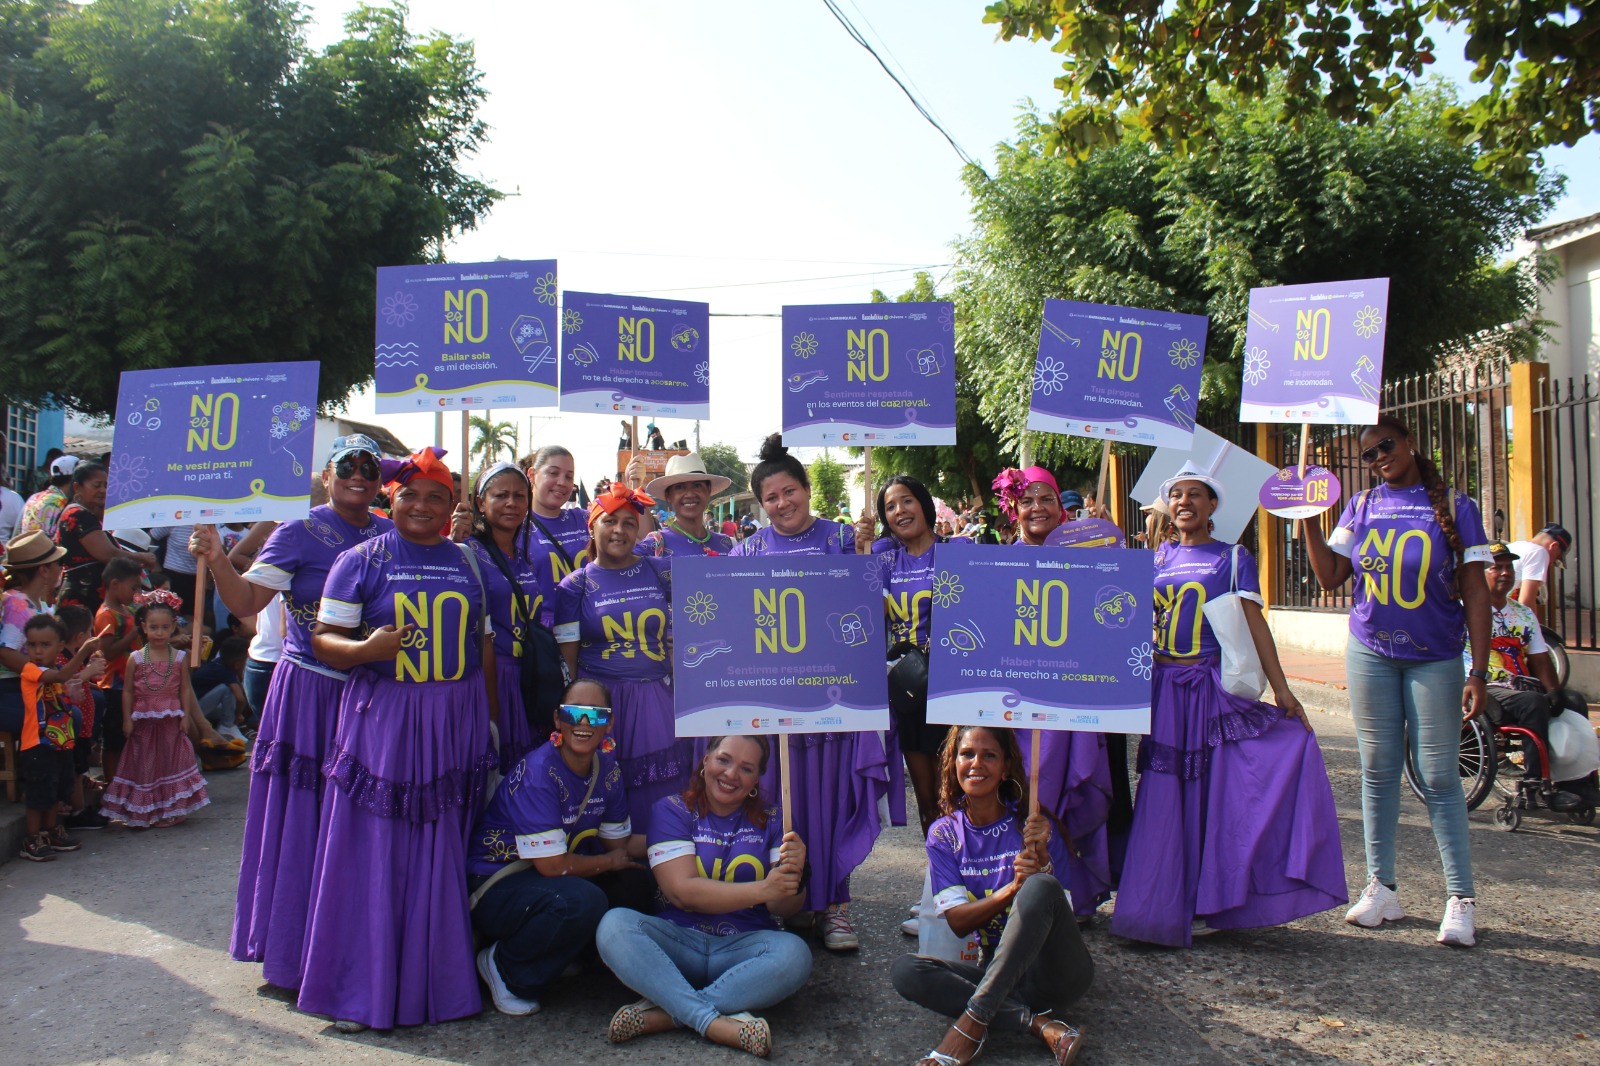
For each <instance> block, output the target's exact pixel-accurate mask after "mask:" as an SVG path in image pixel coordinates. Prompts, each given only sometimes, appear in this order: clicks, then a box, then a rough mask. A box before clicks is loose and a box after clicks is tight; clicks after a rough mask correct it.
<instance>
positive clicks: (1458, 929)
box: [1439, 896, 1478, 948]
mask: <svg viewBox="0 0 1600 1066" xmlns="http://www.w3.org/2000/svg"><path fill="white" fill-rule="evenodd" d="M1477 906H1478V901H1477V900H1475V899H1473V898H1472V897H1471V896H1451V897H1450V901H1449V902H1448V903H1446V904H1445V905H1444V918H1443V919H1442V920H1441V921H1440V922H1439V943H1441V944H1454V945H1455V946H1456V947H1460V948H1470V947H1471V946H1472V945H1474V944H1476V943H1477V942H1478V930H1477V927H1476V925H1474V923H1473V921H1472V912H1473V911H1474V910H1476V909H1477Z"/></svg>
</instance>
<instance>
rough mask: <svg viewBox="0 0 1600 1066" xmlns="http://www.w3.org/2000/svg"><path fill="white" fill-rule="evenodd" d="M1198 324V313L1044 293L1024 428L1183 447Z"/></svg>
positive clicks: (1195, 399) (1199, 348)
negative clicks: (1053, 296) (1081, 300)
mask: <svg viewBox="0 0 1600 1066" xmlns="http://www.w3.org/2000/svg"><path fill="white" fill-rule="evenodd" d="M1206 324H1207V320H1206V317H1205V316H1204V315H1184V314H1177V313H1175V312H1172V311H1146V310H1143V309H1141V308H1137V307H1117V306H1115V305H1112V304H1087V303H1079V302H1077V301H1075V300H1046V301H1045V302H1044V322H1043V325H1042V327H1041V328H1040V331H1039V355H1038V357H1037V359H1036V360H1035V361H1034V365H1033V394H1032V397H1033V398H1032V400H1031V401H1030V403H1029V405H1028V428H1029V429H1036V430H1043V431H1045V432H1047V433H1067V434H1070V435H1072V436H1074V437H1095V438H1098V439H1102V440H1105V439H1110V440H1119V441H1132V442H1133V443H1135V444H1154V445H1156V446H1157V447H1162V448H1173V447H1177V448H1187V447H1188V446H1189V443H1190V441H1192V440H1193V439H1194V412H1195V406H1196V405H1197V404H1198V403H1199V402H1200V364H1201V363H1202V362H1203V361H1204V359H1205V354H1206Z"/></svg>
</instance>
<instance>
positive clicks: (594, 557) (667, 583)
mask: <svg viewBox="0 0 1600 1066" xmlns="http://www.w3.org/2000/svg"><path fill="white" fill-rule="evenodd" d="M654 503H655V501H654V500H652V499H651V498H650V497H649V496H646V495H645V494H644V493H642V492H637V491H635V490H633V489H630V488H629V487H628V486H627V485H624V484H623V483H622V482H620V481H618V482H615V483H614V484H612V486H611V488H610V489H608V490H607V491H606V492H604V493H602V494H601V495H599V496H597V497H595V501H594V503H593V504H592V505H591V506H590V508H589V524H590V528H591V529H592V530H593V539H592V540H590V542H589V548H588V558H589V561H588V562H587V563H584V564H583V565H582V566H581V567H580V568H579V569H577V570H575V571H573V572H572V573H571V574H569V575H567V577H566V578H565V579H563V580H562V582H561V585H560V586H559V587H558V588H557V589H556V610H555V616H556V627H555V629H556V641H557V642H558V643H559V644H560V645H561V654H562V655H563V656H565V658H566V660H567V672H568V673H569V674H571V675H572V676H573V677H580V676H581V677H595V678H599V679H600V680H601V681H604V682H605V683H606V685H607V686H608V687H609V688H610V689H611V706H612V708H613V709H614V710H615V712H616V724H615V725H614V726H613V727H612V733H613V735H614V736H615V737H616V740H617V758H618V761H619V762H621V764H622V783H623V787H625V788H626V789H627V790H628V796H629V800H630V805H631V808H632V810H633V826H634V832H636V833H648V832H649V831H650V817H651V808H652V807H653V805H654V804H655V801H656V800H658V799H660V798H661V797H663V796H670V795H672V794H674V793H677V792H681V791H683V783H684V779H685V778H686V777H687V776H688V774H689V770H690V768H691V764H692V763H693V762H694V741H692V740H688V739H679V738H678V737H677V736H676V735H675V730H674V728H673V713H672V656H671V652H670V650H669V649H670V644H669V634H670V631H671V625H672V597H671V593H670V590H671V587H672V584H671V577H672V575H671V572H670V570H669V568H668V564H667V562H666V561H665V560H661V559H653V558H652V559H645V558H640V557H639V556H638V555H636V554H634V550H633V549H634V546H635V545H636V544H637V543H638V540H639V516H640V515H641V514H643V513H644V510H645V508H647V507H650V506H651V505H652V504H654Z"/></svg>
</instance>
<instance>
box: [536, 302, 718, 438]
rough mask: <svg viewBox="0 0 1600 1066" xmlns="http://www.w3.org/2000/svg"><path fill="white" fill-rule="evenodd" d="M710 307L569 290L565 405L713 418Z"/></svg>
mask: <svg viewBox="0 0 1600 1066" xmlns="http://www.w3.org/2000/svg"><path fill="white" fill-rule="evenodd" d="M710 332H711V305H710V304H702V303H691V302H689V301H687V300H656V299H643V298H637V297H632V296H602V295H599V294H597V293H591V292H568V293H565V294H563V296H562V300H561V356H562V364H561V409H562V410H563V411H583V412H589V413H596V412H604V413H606V414H611V413H620V414H623V415H630V416H631V415H672V416H673V417H675V418H710V417H711V356H710V348H711V346H710V342H709V337H710Z"/></svg>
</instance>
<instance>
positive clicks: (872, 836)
mask: <svg viewBox="0 0 1600 1066" xmlns="http://www.w3.org/2000/svg"><path fill="white" fill-rule="evenodd" d="M750 490H751V491H752V492H754V493H755V496H756V500H757V502H759V503H760V504H761V508H762V510H764V511H766V513H767V517H768V518H770V519H771V520H772V524H771V525H770V526H768V527H767V528H765V529H761V530H757V531H756V532H755V533H753V534H751V535H750V536H749V537H748V538H747V539H745V540H743V541H741V542H740V543H739V545H738V547H736V548H734V549H733V554H734V555H784V554H801V555H854V554H855V551H856V531H855V528H854V527H853V526H848V525H844V524H842V523H839V522H830V521H829V520H827V519H825V518H818V517H816V516H815V515H813V514H812V513H811V480H810V478H808V477H807V476H806V468H805V467H804V466H802V465H800V460H798V459H796V458H795V457H794V456H792V455H790V454H789V450H788V449H787V448H785V447H784V446H783V438H782V437H781V435H779V434H777V433H774V434H772V436H770V437H768V438H767V439H766V440H765V441H764V442H763V443H762V445H761V462H760V463H758V464H756V468H755V469H754V470H752V471H751V472H750ZM789 765H790V768H791V769H792V770H793V771H794V785H793V786H792V788H791V789H790V797H791V799H792V800H793V803H794V824H795V828H796V829H798V830H799V832H800V835H801V836H802V837H804V838H805V839H806V840H808V841H809V842H810V843H811V844H812V846H813V847H815V848H816V851H817V855H818V858H817V862H816V865H815V867H814V869H813V871H812V873H813V877H812V879H811V891H810V893H809V895H808V897H807V900H806V903H807V908H808V909H810V910H820V911H824V913H823V917H822V943H823V946H824V947H826V948H827V949H828V950H829V951H855V950H856V949H857V948H859V947H860V946H861V941H860V940H859V939H858V938H857V936H856V931H855V926H854V925H852V924H851V922H850V874H851V871H853V870H854V869H855V868H856V867H857V866H860V865H861V864H862V863H863V862H864V861H866V858H867V855H868V853H869V852H871V851H872V845H873V843H874V842H875V841H876V840H877V839H878V831H879V825H878V797H879V796H881V795H885V794H886V793H887V791H888V786H889V757H888V754H887V753H886V752H885V751H884V748H883V741H882V739H881V738H880V737H879V735H878V734H877V733H805V734H802V735H801V736H799V737H797V738H796V743H795V750H794V754H793V757H792V758H791V759H790V763H789ZM777 785H778V782H777V781H769V782H768V783H767V786H768V788H769V789H771V788H776V787H777Z"/></svg>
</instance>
